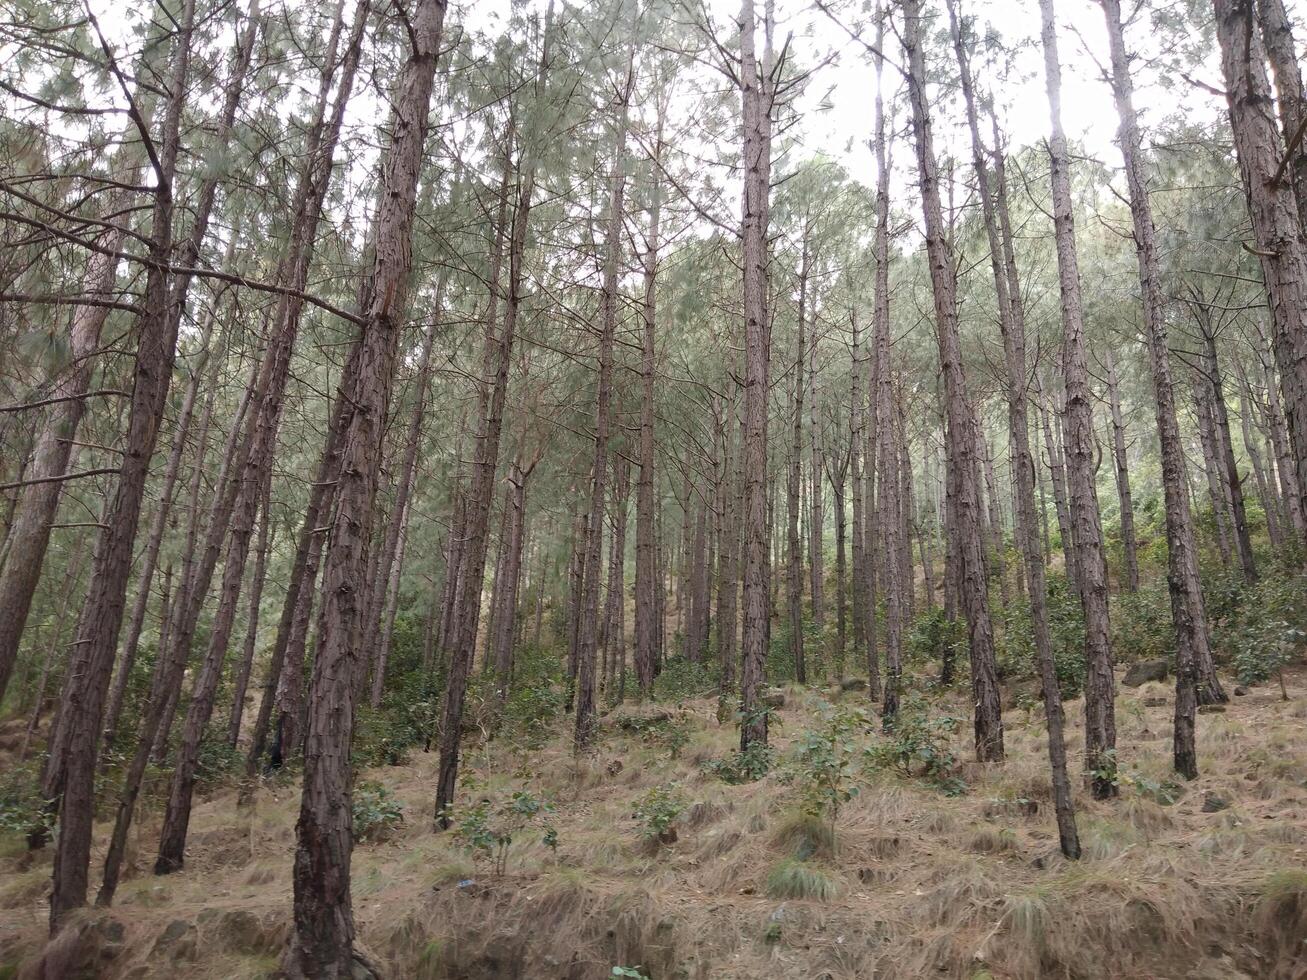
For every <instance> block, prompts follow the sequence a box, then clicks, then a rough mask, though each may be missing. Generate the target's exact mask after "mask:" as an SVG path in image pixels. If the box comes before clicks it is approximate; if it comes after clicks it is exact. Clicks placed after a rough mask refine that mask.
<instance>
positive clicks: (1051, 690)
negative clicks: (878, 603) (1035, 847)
mask: <svg viewBox="0 0 1307 980" xmlns="http://www.w3.org/2000/svg"><path fill="white" fill-rule="evenodd" d="M948 9H949V27H950V32H951V34H952V38H953V50H954V54H955V55H956V57H957V61H958V66H959V69H960V71H961V79H962V92H963V96H964V99H965V102H966V109H967V127H968V129H969V130H970V133H971V153H972V166H973V167H974V169H975V173H976V181H977V184H978V188H979V192H980V200H981V207H982V210H983V214H984V219H985V233H986V236H987V238H988V244H989V256H990V267H991V270H992V272H993V276H994V289H995V293H996V295H997V297H998V311H999V329H1000V331H1001V332H1002V334H1003V353H1004V366H1005V368H1006V371H1007V377H1006V381H1007V403H1008V436H1009V441H1010V443H1011V445H1012V451H1013V457H1012V469H1013V478H1014V482H1015V483H1016V491H1017V493H1016V500H1017V512H1016V515H1015V521H1014V524H1015V527H1016V539H1017V549H1018V550H1019V551H1020V552H1021V558H1022V562H1023V563H1024V564H1025V569H1026V574H1027V575H1028V576H1029V579H1030V624H1031V628H1032V631H1033V633H1034V640H1035V655H1036V659H1037V661H1038V664H1039V677H1040V685H1041V688H1042V690H1043V695H1044V719H1045V722H1046V724H1047V728H1048V761H1049V769H1050V773H1051V782H1052V785H1053V803H1054V810H1055V812H1056V814H1057V829H1058V838H1059V841H1060V843H1061V848H1062V853H1063V854H1064V855H1065V856H1066V857H1068V858H1071V859H1072V860H1075V859H1077V858H1079V857H1080V835H1079V832H1078V830H1077V828H1076V818H1075V804H1074V802H1073V799H1072V794H1071V780H1070V778H1069V777H1068V775H1067V764H1066V740H1065V737H1064V733H1063V728H1064V724H1065V719H1064V717H1063V712H1062V695H1061V692H1060V690H1059V689H1058V685H1057V672H1056V667H1055V664H1054V660H1053V641H1052V635H1051V633H1050V630H1049V625H1048V602H1047V595H1048V587H1047V583H1046V582H1045V580H1044V557H1043V555H1042V554H1041V553H1040V549H1039V534H1038V531H1037V530H1036V521H1035V463H1034V457H1033V456H1032V454H1031V452H1030V426H1029V421H1028V415H1027V402H1026V398H1027V385H1028V380H1029V379H1028V377H1027V370H1028V369H1027V364H1026V326H1025V303H1024V300H1023V298H1022V295H1021V282H1020V280H1019V279H1018V278H1016V275H1015V271H1016V270H1015V269H1014V268H1009V267H1008V266H1007V264H1006V262H1005V258H1004V256H1005V250H1004V248H1003V244H1002V243H1001V233H1000V230H999V221H998V219H997V217H996V214H995V207H994V204H995V198H996V195H995V194H994V192H993V190H992V189H991V185H990V168H989V164H988V162H987V161H986V159H985V148H984V144H983V143H982V141H981V137H980V122H979V117H978V112H977V109H976V95H975V91H974V88H973V84H972V78H971V65H970V61H969V58H968V55H967V50H968V48H967V45H966V43H965V41H964V38H963V36H962V29H961V26H960V24H959V21H958V16H957V6H956V0H949V4H948ZM995 135H996V137H997V134H995ZM994 159H995V164H996V166H995V177H996V178H997V180H998V183H999V191H998V196H1004V195H1005V194H1006V190H1005V189H1004V186H1003V185H1005V184H1006V173H1005V167H1004V164H1003V158H1002V147H1001V146H1000V145H998V141H997V138H996V139H995V147H994Z"/></svg>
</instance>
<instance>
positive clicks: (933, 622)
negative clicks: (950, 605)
mask: <svg viewBox="0 0 1307 980" xmlns="http://www.w3.org/2000/svg"><path fill="white" fill-rule="evenodd" d="M907 648H908V653H909V655H910V656H911V657H913V658H914V659H916V660H921V661H925V662H927V663H939V664H941V665H942V664H944V663H946V662H950V661H951V662H952V663H954V664H956V663H957V662H958V658H959V655H960V654H962V653H964V652H965V650H966V648H967V624H966V623H965V622H964V621H963V620H962V619H953V620H950V619H947V618H946V617H945V616H944V610H943V609H940V608H938V607H936V608H934V609H928V610H927V611H926V612H923V613H921V614H920V615H919V616H917V618H916V619H915V620H913V622H912V626H911V627H910V628H909V630H908V635H907Z"/></svg>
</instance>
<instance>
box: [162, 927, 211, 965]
mask: <svg viewBox="0 0 1307 980" xmlns="http://www.w3.org/2000/svg"><path fill="white" fill-rule="evenodd" d="M199 952H200V949H199V943H198V942H197V941H196V929H195V926H194V925H192V924H191V923H190V922H187V921H186V920H185V919H173V920H172V921H171V922H169V923H168V925H167V926H166V927H165V928H164V930H163V932H162V933H160V934H159V938H158V939H156V940H155V941H154V950H153V952H152V953H151V955H153V956H159V957H164V956H166V957H168V958H169V959H171V960H172V961H173V962H180V961H182V960H190V961H194V960H196V959H199Z"/></svg>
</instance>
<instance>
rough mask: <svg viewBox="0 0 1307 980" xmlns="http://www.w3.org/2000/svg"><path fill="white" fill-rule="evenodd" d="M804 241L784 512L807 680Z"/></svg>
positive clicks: (798, 644) (793, 635)
mask: <svg viewBox="0 0 1307 980" xmlns="http://www.w3.org/2000/svg"><path fill="white" fill-rule="evenodd" d="M807 295H808V245H807V238H806V236H805V238H804V245H803V256H802V258H801V259H800V260H799V310H798V313H799V338H798V344H797V348H796V351H795V357H794V388H793V394H792V395H791V398H790V409H791V415H790V418H791V428H792V432H793V435H792V437H791V442H790V458H789V466H788V468H787V469H788V480H787V481H786V484H785V487H786V494H785V516H786V527H787V528H788V537H787V542H788V549H787V551H786V556H787V562H786V605H787V608H788V609H789V622H790V656H791V658H792V659H793V661H794V679H795V680H797V681H798V682H799V683H800V684H806V683H807V682H808V671H807V664H806V663H805V662H804V650H803V639H804V637H803V547H802V544H801V540H800V537H799V487H800V485H801V483H802V481H803V395H804V381H803V362H804V333H803V328H804V315H805V314H806V313H807V309H806V305H807Z"/></svg>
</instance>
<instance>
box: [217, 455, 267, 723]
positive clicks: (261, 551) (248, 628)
mask: <svg viewBox="0 0 1307 980" xmlns="http://www.w3.org/2000/svg"><path fill="white" fill-rule="evenodd" d="M271 482H272V473H271V471H269V472H268V473H267V474H265V476H264V480H263V502H262V503H261V504H260V505H259V509H260V513H261V514H262V515H263V516H262V518H261V519H260V521H259V542H258V546H257V548H256V549H255V552H254V577H253V581H252V582H251V583H250V600H249V606H248V614H247V616H246V623H245V648H244V650H243V651H242V653H241V662H240V665H239V667H238V668H237V671H236V677H235V678H234V679H233V682H232V694H231V717H230V718H229V719H228V722H227V744H228V745H229V746H230V747H231V748H235V747H236V743H237V742H238V741H240V735H241V722H242V720H243V719H244V717H245V692H246V690H247V689H248V687H249V683H250V671H251V670H252V669H253V667H254V648H255V643H256V642H257V640H258V634H259V603H260V602H261V601H262V599H263V583H264V578H265V576H266V574H267V569H268V548H269V546H270V543H271V540H270V539H271V535H270V534H269V530H268V525H269V524H270V523H271V521H272V513H271V500H270V499H269V484H270V483H271Z"/></svg>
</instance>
